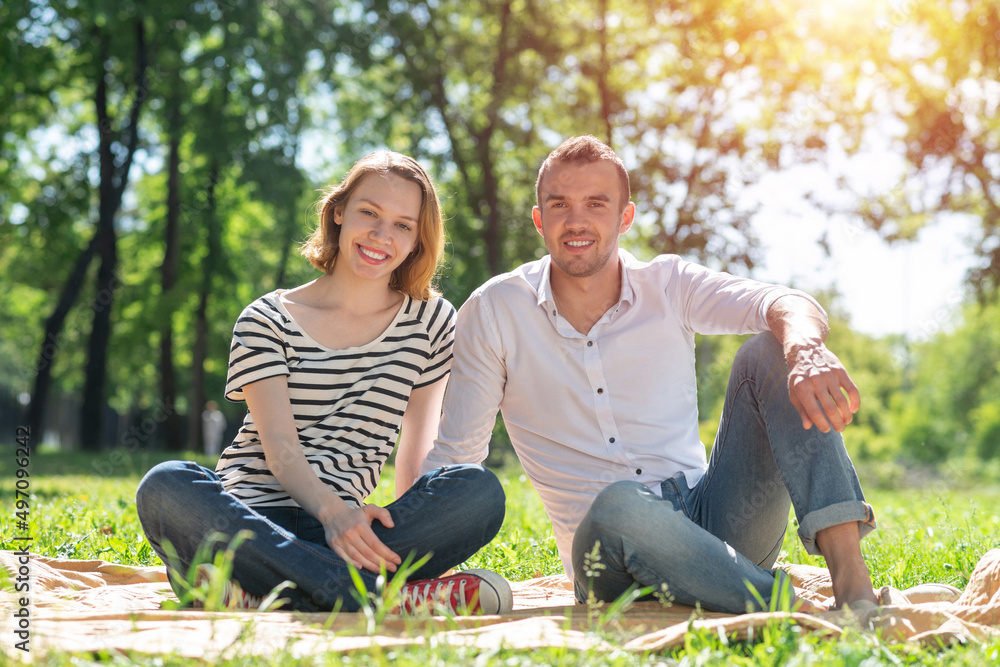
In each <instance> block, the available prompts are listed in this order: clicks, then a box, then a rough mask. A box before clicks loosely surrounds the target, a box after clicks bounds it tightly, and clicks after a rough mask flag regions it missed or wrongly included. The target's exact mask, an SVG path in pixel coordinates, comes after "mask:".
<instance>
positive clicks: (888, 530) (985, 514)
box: [0, 450, 1000, 666]
mask: <svg viewBox="0 0 1000 667" xmlns="http://www.w3.org/2000/svg"><path fill="white" fill-rule="evenodd" d="M0 451H4V450H0ZM10 453H11V456H3V457H2V459H0V489H2V491H3V493H2V497H3V498H5V499H7V504H8V505H12V504H13V503H12V498H13V492H12V490H13V487H14V479H15V478H14V475H13V467H12V460H13V456H12V454H13V450H10ZM174 457H175V456H171V455H166V454H163V453H157V454H152V453H142V452H140V453H134V454H129V453H122V452H110V453H102V454H99V455H96V456H94V455H87V454H81V453H69V454H67V453H36V454H34V455H33V457H32V465H31V468H30V473H31V477H30V480H31V494H32V499H31V521H32V534H33V536H34V538H35V541H34V543H33V546H32V550H33V551H34V552H36V553H39V554H41V555H44V556H53V557H63V558H77V559H90V558H99V559H103V560H108V561H114V562H118V563H124V564H128V565H158V564H159V559H158V558H157V557H156V555H155V553H153V551H152V550H151V549H150V547H149V545H148V544H147V543H146V541H145V539H144V538H143V537H142V533H141V530H140V528H139V523H138V519H137V518H136V515H135V508H134V498H135V495H134V494H135V488H136V485H137V484H138V482H139V479H140V478H141V476H142V474H143V472H144V471H145V470H147V469H148V468H149V467H151V466H152V465H154V464H155V463H156V462H158V461H160V460H164V459H167V458H174ZM177 458H188V459H193V460H197V461H199V462H201V463H203V464H209V465H210V462H209V461H207V460H206V459H205V458H204V457H201V456H196V455H191V454H189V453H186V454H183V455H180V456H177ZM499 476H500V478H501V481H502V483H503V486H504V490H505V491H506V493H507V517H506V520H505V522H504V525H503V528H502V529H501V531H500V534H499V535H498V536H497V538H496V539H495V540H494V541H493V542H492V543H491V544H490V545H489V546H487V547H486V548H484V549H483V550H481V551H480V552H479V553H478V554H476V555H475V556H474V557H473V558H472V559H470V561H469V562H468V563H467V564H466V566H468V567H485V568H489V569H492V570H495V571H497V572H499V573H500V574H502V575H504V576H505V577H507V578H508V579H511V580H515V581H516V580H523V579H527V578H532V577H537V576H543V575H549V574H557V573H560V572H561V571H562V566H561V563H560V561H559V557H558V553H557V551H556V546H555V539H554V537H553V535H552V529H551V527H550V525H549V522H548V519H547V517H546V515H545V512H544V510H543V509H542V505H541V502H540V500H539V499H538V495H537V493H536V492H535V491H534V489H533V488H532V487H531V485H530V483H529V482H528V481H527V479H526V478H525V477H524V475H523V473H522V472H521V470H520V469H519V468H517V467H509V468H506V469H504V470H501V471H499ZM391 480H392V474H391V470H388V471H386V475H385V476H384V478H383V483H382V485H381V487H380V488H379V490H378V492H377V493H376V496H375V497H374V498H373V499H372V502H376V503H379V504H385V503H388V502H389V500H390V499H391V498H392V497H393V491H392V485H391ZM869 500H870V501H871V502H872V504H873V505H874V506H875V509H876V514H877V517H878V521H879V530H878V531H876V532H875V533H873V534H872V535H871V536H870V537H869V538H868V539H866V540H865V541H864V542H863V550H864V552H865V555H866V557H867V559H868V562H869V564H870V566H871V569H872V573H873V579H874V583H875V585H876V586H882V585H891V586H895V587H896V588H900V589H904V588H907V587H909V586H912V585H915V584H917V583H922V582H927V581H937V582H943V583H950V584H953V585H955V586H958V587H960V588H961V587H964V586H965V584H966V582H967V581H968V577H969V575H970V573H971V571H972V568H973V567H974V566H975V563H976V561H977V560H978V558H979V557H980V556H981V555H982V554H983V553H985V552H986V551H987V550H988V549H990V548H993V547H995V546H997V544H996V535H997V534H998V532H1000V509H998V508H1000V486H981V487H977V488H973V489H956V488H954V487H953V486H952V485H949V484H946V483H943V482H940V481H939V482H936V483H933V484H925V485H922V486H920V487H914V488H908V489H899V490H886V489H882V488H876V489H874V490H872V491H870V492H869ZM6 509H7V508H5V511H4V512H3V514H2V516H3V519H2V525H3V529H2V533H0V535H2V536H4V537H5V538H9V537H10V536H12V535H13V534H14V530H13V529H14V525H13V520H14V519H13V516H12V511H6ZM796 528H797V525H796V523H795V521H794V519H793V520H792V521H790V522H789V528H788V537H787V539H786V542H785V547H786V553H785V557H786V558H787V559H789V560H790V561H792V562H798V563H809V564H816V565H822V564H823V561H822V559H821V558H818V557H813V556H809V555H807V554H806V553H805V552H804V550H803V549H802V546H801V544H800V543H799V541H798V540H797V538H796V537H795V530H796ZM20 547H21V543H19V542H11V541H4V540H3V539H0V548H3V549H10V548H20ZM598 631H599V632H601V633H604V634H606V635H607V637H608V638H610V639H614V638H615V635H614V631H613V630H612V629H611V628H610V627H609V628H603V629H599V630H598ZM5 641H6V640H5ZM53 660H54V661H53V662H51V663H50V664H55V665H63V664H65V665H81V664H90V663H102V664H143V665H154V664H155V665H185V666H193V665H196V664H201V663H200V662H198V661H194V660H185V659H182V658H179V657H176V656H156V657H151V656H143V655H133V656H129V657H128V658H127V659H126V658H122V657H121V656H118V657H115V656H69V655H66V656H56V657H55V658H54V659H53ZM998 661H1000V642H994V643H993V644H992V645H988V646H959V647H954V648H949V649H944V650H936V649H924V648H920V647H915V646H889V645H886V644H884V643H882V642H880V641H879V639H878V638H877V637H873V636H870V635H862V634H851V635H848V636H846V637H845V638H842V639H840V640H838V641H824V640H821V639H818V638H816V637H815V636H812V635H809V634H804V633H801V632H800V631H799V629H798V628H796V627H795V626H792V625H784V626H779V627H775V628H774V630H773V631H772V632H770V633H768V634H767V636H766V637H764V638H763V639H762V640H760V641H757V642H754V643H745V642H735V643H729V642H723V641H722V640H721V639H720V638H719V637H718V636H716V635H713V634H710V633H707V632H703V633H690V635H689V637H688V641H687V645H686V646H685V647H684V648H683V649H679V650H675V651H672V652H668V653H664V654H657V655H639V654H631V653H625V652H623V651H622V652H615V653H597V652H584V653H581V652H580V651H576V650H569V649H558V648H549V649H541V650H534V651H513V650H497V651H493V652H480V651H475V650H473V649H464V648H455V647H448V646H431V647H414V648H406V649H391V650H390V649H380V648H372V649H370V650H369V651H360V652H354V653H351V654H341V653H331V654H329V655H326V656H320V657H318V658H310V659H308V660H296V659H294V658H293V657H292V656H290V655H276V656H273V657H270V658H267V659H254V661H253V663H254V664H260V665H272V664H273V665H306V664H310V665H312V664H344V665H354V664H358V665H381V664H388V663H390V662H391V663H392V664H393V665H410V664H412V665H421V666H423V665H454V664H470V665H486V664H503V665H510V666H517V665H539V664H546V665H563V664H573V665H576V664H582V663H586V664H595V665H639V664H655V663H657V662H660V663H663V664H683V665H723V664H746V665H779V664H796V665H800V664H823V665H827V664H830V665H861V664H864V665H866V666H867V665H881V664H885V665H911V664H913V665H915V664H928V663H934V664H942V663H943V664H954V665H982V664H997V663H998ZM220 664H226V665H228V664H232V665H236V664H245V663H244V662H243V661H240V660H238V659H234V660H232V661H229V662H222V663H220Z"/></svg>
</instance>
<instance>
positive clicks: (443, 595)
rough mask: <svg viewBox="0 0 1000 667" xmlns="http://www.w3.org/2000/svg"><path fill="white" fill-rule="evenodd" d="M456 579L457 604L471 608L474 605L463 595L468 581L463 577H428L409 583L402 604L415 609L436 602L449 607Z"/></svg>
mask: <svg viewBox="0 0 1000 667" xmlns="http://www.w3.org/2000/svg"><path fill="white" fill-rule="evenodd" d="M456 579H457V580H458V600H457V605H458V606H459V607H462V606H465V607H468V608H470V609H471V608H472V607H474V606H475V605H473V604H471V603H470V601H469V600H467V599H466V597H465V584H466V582H467V581H468V580H467V579H466V578H465V577H456V578H446V579H436V580H435V579H429V580H427V581H426V582H423V583H418V584H415V585H412V584H411V585H410V586H407V587H406V589H405V591H406V592H405V593H404V597H403V602H404V606H406V607H409V608H410V609H415V608H417V607H419V606H421V605H424V604H430V603H434V602H438V603H440V604H442V605H444V606H446V607H448V608H451V604H450V601H451V598H452V596H453V595H454V591H453V589H454V588H455V581H456ZM453 611H457V609H453Z"/></svg>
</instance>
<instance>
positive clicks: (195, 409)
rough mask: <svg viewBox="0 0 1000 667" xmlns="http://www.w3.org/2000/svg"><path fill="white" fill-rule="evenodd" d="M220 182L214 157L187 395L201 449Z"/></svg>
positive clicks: (193, 437) (191, 439)
mask: <svg viewBox="0 0 1000 667" xmlns="http://www.w3.org/2000/svg"><path fill="white" fill-rule="evenodd" d="M218 182H219V161H218V158H212V164H211V168H210V170H209V181H208V188H207V191H206V204H207V205H206V207H205V211H204V219H205V224H206V225H207V226H208V252H206V253H205V259H204V261H203V262H202V265H201V272H202V275H201V287H200V289H199V293H198V310H197V312H196V313H195V321H194V327H195V339H194V349H193V350H192V352H191V389H190V395H189V399H188V404H189V406H190V407H189V409H188V448H189V449H192V450H194V451H197V452H200V451H203V450H204V448H205V441H204V438H203V434H202V427H201V412H202V409H203V408H204V406H205V359H206V358H207V356H208V299H209V295H210V294H211V291H212V277H213V275H214V273H215V267H216V266H217V265H218V262H219V255H220V243H221V239H222V234H221V232H220V230H219V219H218V211H217V210H216V201H215V188H216V185H217V184H218Z"/></svg>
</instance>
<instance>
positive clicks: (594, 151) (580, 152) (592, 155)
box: [535, 134, 632, 209]
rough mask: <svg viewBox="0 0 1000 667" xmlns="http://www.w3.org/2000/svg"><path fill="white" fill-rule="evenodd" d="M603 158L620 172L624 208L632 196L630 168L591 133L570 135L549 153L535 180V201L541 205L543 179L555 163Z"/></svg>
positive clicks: (583, 162) (587, 161) (577, 162)
mask: <svg viewBox="0 0 1000 667" xmlns="http://www.w3.org/2000/svg"><path fill="white" fill-rule="evenodd" d="M601 160H606V161H608V162H610V163H611V164H612V165H614V167H615V170H616V171H617V172H618V181H619V186H620V190H621V195H622V201H621V207H622V209H624V208H625V206H626V205H627V204H628V202H629V200H630V199H631V198H632V189H631V187H630V186H629V182H628V170H626V169H625V163H624V162H622V159H621V158H620V157H618V155H617V154H616V153H615V152H614V151H613V150H611V147H610V146H608V145H607V144H606V143H604V142H603V141H601V140H600V139H598V138H597V137H595V136H593V135H591V134H587V135H584V136H582V137H570V138H569V139H567V140H566V141H564V142H562V143H561V144H559V146H558V147H557V148H556V149H555V150H554V151H552V152H551V153H549V156H548V157H547V158H545V162H543V163H542V166H541V168H540V169H539V170H538V180H536V181H535V202H536V203H537V204H538V205H539V206H541V204H542V201H541V199H542V194H541V190H542V179H543V178H545V174H546V173H548V171H549V169H551V168H552V166H553V165H554V164H556V163H563V164H589V163H591V162H599V161H601Z"/></svg>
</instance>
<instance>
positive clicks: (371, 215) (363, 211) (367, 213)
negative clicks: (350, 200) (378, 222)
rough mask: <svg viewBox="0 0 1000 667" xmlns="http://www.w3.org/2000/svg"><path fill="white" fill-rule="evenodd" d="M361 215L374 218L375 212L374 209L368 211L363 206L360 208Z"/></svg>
mask: <svg viewBox="0 0 1000 667" xmlns="http://www.w3.org/2000/svg"><path fill="white" fill-rule="evenodd" d="M361 215H367V216H369V217H372V218H374V217H375V212H374V211H369V210H368V209H366V208H365V209H361Z"/></svg>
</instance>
